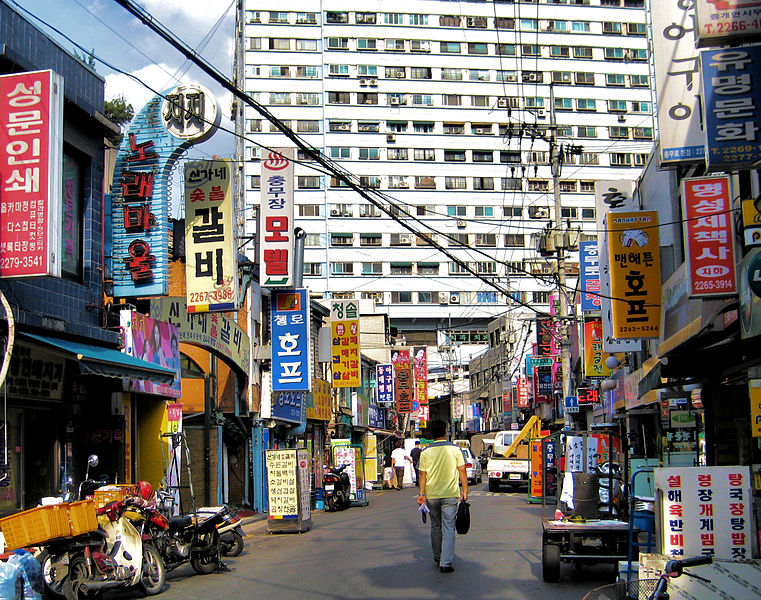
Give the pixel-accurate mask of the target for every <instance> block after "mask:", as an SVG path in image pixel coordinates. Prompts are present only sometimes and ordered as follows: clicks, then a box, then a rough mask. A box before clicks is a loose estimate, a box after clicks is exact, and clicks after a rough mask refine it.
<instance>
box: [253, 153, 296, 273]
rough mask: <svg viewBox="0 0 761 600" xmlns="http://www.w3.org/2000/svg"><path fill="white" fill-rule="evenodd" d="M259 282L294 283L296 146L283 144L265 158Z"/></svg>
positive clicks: (262, 163)
mask: <svg viewBox="0 0 761 600" xmlns="http://www.w3.org/2000/svg"><path fill="white" fill-rule="evenodd" d="M261 167H262V174H261V187H262V200H261V206H260V207H259V264H260V265H261V267H260V276H259V283H260V284H261V286H262V287H288V286H290V285H293V248H294V233H293V148H279V149H277V150H275V151H272V152H270V153H269V154H268V155H267V158H265V159H264V160H262V162H261Z"/></svg>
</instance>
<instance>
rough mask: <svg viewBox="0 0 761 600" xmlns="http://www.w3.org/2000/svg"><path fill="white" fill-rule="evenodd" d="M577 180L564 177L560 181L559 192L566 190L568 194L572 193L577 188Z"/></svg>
mask: <svg viewBox="0 0 761 600" xmlns="http://www.w3.org/2000/svg"><path fill="white" fill-rule="evenodd" d="M578 187H579V186H578V182H577V181H576V180H574V179H566V180H565V181H561V182H560V191H561V192H568V193H569V194H571V193H574V192H576V191H577V190H578Z"/></svg>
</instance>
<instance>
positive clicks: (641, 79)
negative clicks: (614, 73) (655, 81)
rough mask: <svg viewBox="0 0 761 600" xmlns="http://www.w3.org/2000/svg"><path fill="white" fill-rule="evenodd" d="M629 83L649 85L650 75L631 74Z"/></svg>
mask: <svg viewBox="0 0 761 600" xmlns="http://www.w3.org/2000/svg"><path fill="white" fill-rule="evenodd" d="M621 77H623V75H622V76H621ZM629 83H630V85H631V86H632V87H649V86H650V77H649V76H648V75H629ZM621 85H623V83H622V84H621Z"/></svg>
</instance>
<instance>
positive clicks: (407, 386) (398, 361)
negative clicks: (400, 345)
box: [391, 350, 414, 413]
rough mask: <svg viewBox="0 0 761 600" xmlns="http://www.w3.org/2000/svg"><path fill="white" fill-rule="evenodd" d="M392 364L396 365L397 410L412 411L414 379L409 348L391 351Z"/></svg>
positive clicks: (399, 411)
mask: <svg viewBox="0 0 761 600" xmlns="http://www.w3.org/2000/svg"><path fill="white" fill-rule="evenodd" d="M391 364H393V365H394V393H395V395H396V412H397V413H409V412H412V395H413V390H414V381H413V379H412V365H411V364H410V351H409V350H394V351H393V352H392V353H391Z"/></svg>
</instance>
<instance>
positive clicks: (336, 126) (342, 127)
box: [328, 121, 351, 131]
mask: <svg viewBox="0 0 761 600" xmlns="http://www.w3.org/2000/svg"><path fill="white" fill-rule="evenodd" d="M328 130H329V131H351V121H328Z"/></svg>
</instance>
